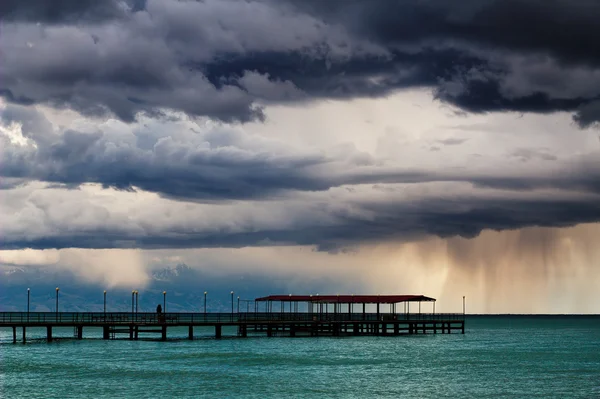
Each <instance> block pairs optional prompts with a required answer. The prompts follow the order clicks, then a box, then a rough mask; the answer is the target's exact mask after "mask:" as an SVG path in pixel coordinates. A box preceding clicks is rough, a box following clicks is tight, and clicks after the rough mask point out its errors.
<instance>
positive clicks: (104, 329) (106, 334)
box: [102, 326, 110, 339]
mask: <svg viewBox="0 0 600 399" xmlns="http://www.w3.org/2000/svg"><path fill="white" fill-rule="evenodd" d="M102 339H110V328H109V327H108V326H104V327H102Z"/></svg>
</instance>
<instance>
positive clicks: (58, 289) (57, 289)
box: [56, 287, 60, 314]
mask: <svg viewBox="0 0 600 399" xmlns="http://www.w3.org/2000/svg"><path fill="white" fill-rule="evenodd" d="M58 291H60V288H58V287H56V314H58Z"/></svg>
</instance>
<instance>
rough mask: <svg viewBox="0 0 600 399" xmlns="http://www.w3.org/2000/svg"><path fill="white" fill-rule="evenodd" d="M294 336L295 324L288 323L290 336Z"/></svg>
mask: <svg viewBox="0 0 600 399" xmlns="http://www.w3.org/2000/svg"><path fill="white" fill-rule="evenodd" d="M295 336H296V326H295V325H294V324H290V337H295Z"/></svg>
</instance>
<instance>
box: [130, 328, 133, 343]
mask: <svg viewBox="0 0 600 399" xmlns="http://www.w3.org/2000/svg"><path fill="white" fill-rule="evenodd" d="M129 339H130V340H131V341H133V325H131V326H129Z"/></svg>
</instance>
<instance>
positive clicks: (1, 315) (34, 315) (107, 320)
mask: <svg viewBox="0 0 600 399" xmlns="http://www.w3.org/2000/svg"><path fill="white" fill-rule="evenodd" d="M462 320H464V315H463V314H462V313H398V314H392V313H379V314H377V313H283V312H271V313H253V312H248V313H246V312H242V313H160V314H158V313H135V312H134V313H132V312H107V313H104V312H58V313H57V312H0V325H5V326H10V325H61V324H62V325H69V326H70V325H78V324H82V325H83V324H85V325H98V326H101V325H106V324H113V325H116V324H141V325H143V324H148V325H157V324H167V325H188V324H189V325H202V324H206V325H214V324H227V323H232V324H239V323H269V322H314V321H317V322H364V321H383V322H386V321H388V322H390V323H393V322H395V321H431V322H436V321H462Z"/></svg>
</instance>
